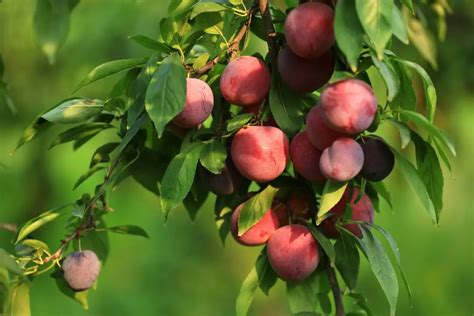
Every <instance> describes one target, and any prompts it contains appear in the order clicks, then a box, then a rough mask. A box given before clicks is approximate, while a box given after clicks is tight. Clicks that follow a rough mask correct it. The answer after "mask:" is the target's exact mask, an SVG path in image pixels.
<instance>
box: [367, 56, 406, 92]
mask: <svg viewBox="0 0 474 316" xmlns="http://www.w3.org/2000/svg"><path fill="white" fill-rule="evenodd" d="M371 57H372V62H373V63H374V65H375V67H376V68H377V69H378V71H379V72H380V75H381V76H382V78H383V80H384V81H385V85H386V87H387V92H388V95H387V100H388V101H392V100H393V99H394V98H395V97H396V96H397V94H398V92H399V91H400V79H399V78H398V76H397V73H396V72H395V70H394V69H393V66H392V64H391V63H390V61H389V60H388V59H387V58H385V59H384V60H382V61H380V60H378V59H377V56H374V55H372V56H371Z"/></svg>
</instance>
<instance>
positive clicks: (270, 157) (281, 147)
mask: <svg viewBox="0 0 474 316" xmlns="http://www.w3.org/2000/svg"><path fill="white" fill-rule="evenodd" d="M289 147H290V146H289V141H288V138H287V137H286V135H285V134H284V133H283V132H282V131H281V130H280V129H279V128H276V127H273V126H246V127H243V128H241V129H240V130H239V131H238V132H237V133H236V134H235V136H234V139H233V140H232V144H231V157H232V161H233V162H234V165H235V167H236V168H237V170H238V171H239V172H240V173H241V174H242V175H243V176H244V177H245V178H247V179H249V180H253V181H257V182H268V181H271V180H274V179H276V178H277V177H278V176H279V175H281V174H282V172H283V171H284V170H285V167H286V164H287V162H288V160H289Z"/></svg>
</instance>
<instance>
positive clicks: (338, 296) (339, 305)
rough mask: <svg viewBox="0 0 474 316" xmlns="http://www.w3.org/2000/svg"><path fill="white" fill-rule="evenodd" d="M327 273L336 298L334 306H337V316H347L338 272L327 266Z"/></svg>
mask: <svg viewBox="0 0 474 316" xmlns="http://www.w3.org/2000/svg"><path fill="white" fill-rule="evenodd" d="M327 273H328V278H329V284H330V285H331V289H332V294H333V296H334V304H335V305H336V316H345V315H346V314H345V312H344V304H343V302H342V295H341V290H340V289H339V284H338V283H337V277H336V272H335V271H334V268H333V267H331V265H329V264H328V266H327Z"/></svg>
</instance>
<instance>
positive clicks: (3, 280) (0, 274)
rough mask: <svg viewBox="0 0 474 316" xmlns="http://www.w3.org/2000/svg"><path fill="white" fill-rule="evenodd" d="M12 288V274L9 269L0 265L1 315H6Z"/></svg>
mask: <svg viewBox="0 0 474 316" xmlns="http://www.w3.org/2000/svg"><path fill="white" fill-rule="evenodd" d="M9 289H10V275H9V274H8V271H7V269H5V268H3V267H0V315H4V308H5V307H6V305H7V300H8V296H9Z"/></svg>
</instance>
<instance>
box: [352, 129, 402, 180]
mask: <svg viewBox="0 0 474 316" xmlns="http://www.w3.org/2000/svg"><path fill="white" fill-rule="evenodd" d="M360 146H361V147H362V150H363V151H364V165H363V166H362V169H361V171H360V175H361V176H362V177H364V178H366V179H367V180H370V181H374V182H376V181H381V180H383V179H385V178H386V177H387V176H388V175H389V174H390V172H392V170H393V166H394V165H395V157H394V155H393V152H392V151H391V150H390V148H389V147H388V145H387V144H386V143H385V142H384V140H383V139H382V138H380V137H375V136H370V137H362V138H361V140H360Z"/></svg>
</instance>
